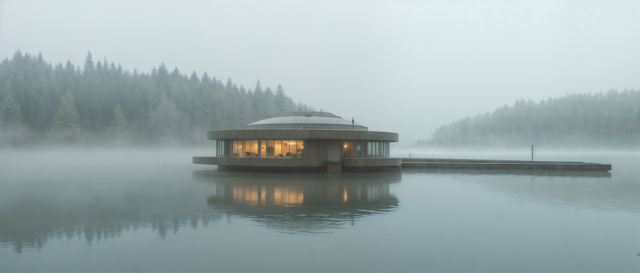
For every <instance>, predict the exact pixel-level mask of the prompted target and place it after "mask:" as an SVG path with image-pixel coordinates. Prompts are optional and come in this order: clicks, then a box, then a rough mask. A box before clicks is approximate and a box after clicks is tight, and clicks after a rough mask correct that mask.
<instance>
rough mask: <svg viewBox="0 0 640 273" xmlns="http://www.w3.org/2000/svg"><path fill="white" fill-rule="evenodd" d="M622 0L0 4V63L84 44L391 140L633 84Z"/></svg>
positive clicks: (630, 16) (631, 27)
mask: <svg viewBox="0 0 640 273" xmlns="http://www.w3.org/2000/svg"><path fill="white" fill-rule="evenodd" d="M639 11H640V2H635V1H616V2H610V1H518V2H515V3H514V2H510V1H480V2H478V1H447V2H441V1H394V2H384V1H374V2H372V1H349V2H339V1H335V2H334V1H323V2H316V1H268V2H266V1H181V2H169V1H165V2H161V3H158V2H156V1H153V2H152V1H136V2H131V1H91V2H90V3H89V2H85V1H77V0H68V1H55V2H50V1H7V0H4V1H0V58H2V59H4V58H10V57H11V56H12V55H13V54H14V53H15V51H16V50H20V51H22V52H23V53H31V54H38V52H41V53H42V54H43V55H44V57H45V59H46V60H49V61H51V62H53V63H58V62H66V61H67V60H70V61H72V62H73V63H74V64H79V65H80V64H82V63H83V62H84V58H85V56H86V54H87V52H88V51H89V50H90V51H91V52H92V54H93V56H94V60H95V61H98V60H100V61H102V60H103V59H104V58H105V57H106V58H108V61H109V62H115V63H119V64H122V66H123V68H125V69H128V70H130V71H133V70H134V69H137V70H138V71H145V72H148V71H150V70H151V69H152V68H153V67H157V66H158V65H159V64H160V63H165V64H166V65H167V66H168V67H169V68H170V69H173V68H174V67H178V68H179V69H180V71H181V72H182V73H186V74H190V73H191V72H192V71H196V72H197V73H198V74H199V75H202V74H203V73H204V72H206V73H208V74H209V75H211V76H215V77H217V78H220V79H223V80H226V79H227V78H231V79H232V80H233V81H234V82H236V83H237V84H238V85H243V86H244V87H245V88H253V86H255V83H256V81H257V80H258V79H259V80H260V81H261V82H262V85H263V87H267V86H270V87H271V88H274V87H276V86H277V85H278V84H282V86H283V87H284V89H285V91H286V92H287V94H288V95H290V96H291V97H292V98H293V100H294V101H296V102H302V103H306V104H308V105H309V106H311V107H314V108H316V109H323V110H324V111H328V112H332V113H334V114H337V115H339V116H342V117H344V118H346V119H349V118H351V117H353V118H355V120H356V121H357V122H358V123H360V124H363V125H365V126H368V127H369V129H370V130H374V131H391V132H397V133H399V134H400V141H401V145H406V144H411V143H413V142H415V140H417V139H419V138H425V137H427V136H429V135H430V134H431V133H432V132H433V131H434V130H435V129H436V128H438V127H439V126H441V125H444V124H447V123H450V122H453V121H455V120H457V119H459V118H463V117H465V116H467V115H469V116H473V115H476V114H480V113H485V112H488V111H493V110H495V109H496V108H498V107H500V106H503V105H505V104H508V105H511V104H513V103H514V102H515V101H516V100H518V99H532V100H535V101H539V100H541V99H546V98H548V97H559V96H562V95H565V94H567V93H582V92H592V93H593V92H604V91H607V90H609V89H618V90H624V89H625V88H627V89H638V88H640V78H638V77H637V75H638V74H640V67H639V66H637V63H638V62H639V61H640V52H639V51H638V50H637V48H640V37H638V35H636V33H637V28H638V26H640V16H638V15H639V13H640V12H639Z"/></svg>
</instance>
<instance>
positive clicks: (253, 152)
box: [251, 140, 259, 157]
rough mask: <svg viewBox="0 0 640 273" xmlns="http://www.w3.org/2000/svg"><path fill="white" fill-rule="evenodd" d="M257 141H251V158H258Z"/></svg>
mask: <svg viewBox="0 0 640 273" xmlns="http://www.w3.org/2000/svg"><path fill="white" fill-rule="evenodd" d="M258 153H259V152H258V141H257V140H252V141H251V157H258Z"/></svg>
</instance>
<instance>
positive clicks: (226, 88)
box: [0, 51, 313, 147]
mask: <svg viewBox="0 0 640 273" xmlns="http://www.w3.org/2000/svg"><path fill="white" fill-rule="evenodd" d="M297 109H302V110H304V111H307V110H313V109H310V108H309V107H307V105H305V104H300V103H298V104H296V103H294V102H293V100H292V99H291V98H290V97H288V96H287V95H286V93H285V91H284V89H283V88H282V86H280V85H278V87H277V88H275V90H272V89H271V88H269V87H267V88H264V89H263V87H262V86H261V85H260V81H259V80H258V82H257V84H256V86H255V87H254V88H253V89H245V88H244V87H242V86H240V87H238V86H237V85H236V84H234V83H233V82H232V81H231V79H228V80H227V81H226V82H223V81H221V80H220V79H216V78H215V77H212V76H209V75H207V73H204V74H203V75H201V76H198V75H197V74H196V73H195V72H193V73H192V74H191V75H190V76H188V75H186V74H182V73H181V72H180V71H178V69H177V68H175V69H174V70H172V71H170V70H169V69H168V68H167V67H166V66H165V65H164V64H160V66H158V68H153V70H152V71H151V73H140V72H138V71H137V70H134V71H133V72H130V71H128V70H124V69H123V68H122V67H121V66H120V65H116V64H114V63H113V62H111V63H109V62H108V61H107V60H106V59H105V60H103V61H97V62H95V61H94V60H93V56H92V55H91V52H89V54H88V55H87V57H86V61H85V63H84V65H83V66H82V67H80V66H75V65H74V64H72V63H71V62H69V61H67V62H66V63H65V64H62V63H59V64H57V65H52V64H51V63H49V62H47V61H45V60H44V59H43V57H42V55H41V54H38V56H34V55H30V54H23V53H21V52H20V51H18V52H16V53H15V54H14V56H13V58H11V59H9V58H6V59H4V60H2V61H1V62H0V147H1V146H30V145H43V144H44V145H48V144H62V145H159V144H170V143H173V144H180V145H194V144H201V143H204V142H206V131H208V130H216V129H233V128H240V127H242V126H243V125H246V124H248V123H250V122H253V121H255V120H259V119H262V118H265V117H267V116H269V115H270V114H274V113H279V112H286V111H295V110H297Z"/></svg>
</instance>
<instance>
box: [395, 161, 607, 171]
mask: <svg viewBox="0 0 640 273" xmlns="http://www.w3.org/2000/svg"><path fill="white" fill-rule="evenodd" d="M402 168H403V169H414V168H418V169H489V170H496V169H506V170H571V171H610V170H611V164H599V163H587V162H562V161H520V160H484V159H444V158H403V159H402Z"/></svg>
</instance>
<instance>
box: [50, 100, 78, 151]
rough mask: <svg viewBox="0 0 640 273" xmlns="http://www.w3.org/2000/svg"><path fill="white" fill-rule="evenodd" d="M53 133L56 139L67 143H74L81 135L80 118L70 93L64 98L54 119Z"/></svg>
mask: <svg viewBox="0 0 640 273" xmlns="http://www.w3.org/2000/svg"><path fill="white" fill-rule="evenodd" d="M52 123H53V124H52V131H53V132H54V133H55V137H58V138H60V139H61V140H63V141H66V142H74V141H75V140H77V139H78V134H79V133H80V118H79V116H78V112H77V111H76V106H75V103H74V101H73V95H72V94H71V92H70V91H67V94H66V95H65V96H64V97H63V98H62V101H61V102H60V105H59V106H58V111H56V115H55V116H54V117H53V122H52Z"/></svg>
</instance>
